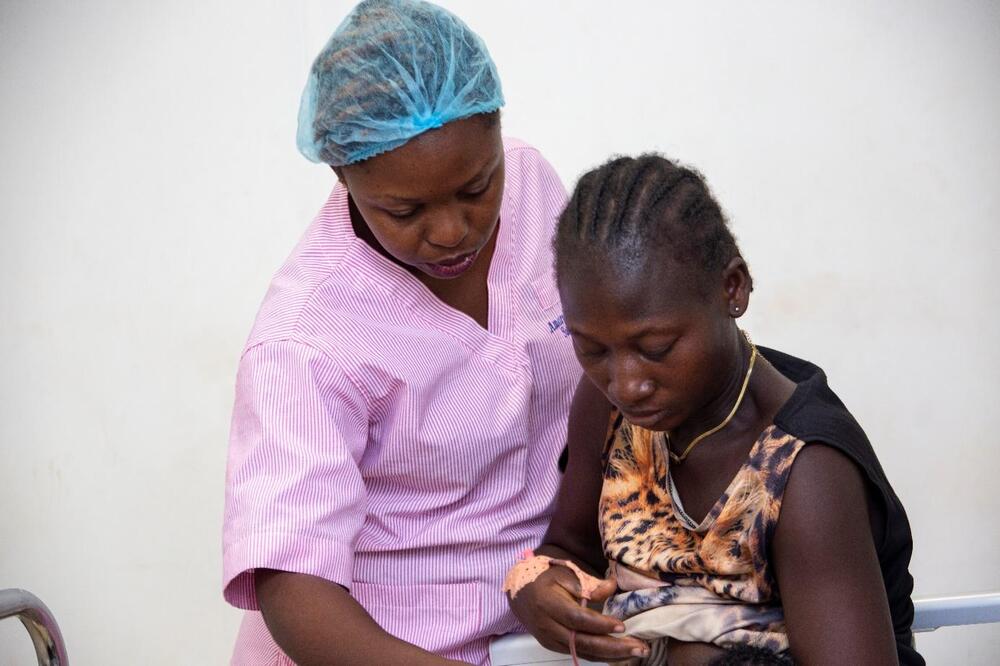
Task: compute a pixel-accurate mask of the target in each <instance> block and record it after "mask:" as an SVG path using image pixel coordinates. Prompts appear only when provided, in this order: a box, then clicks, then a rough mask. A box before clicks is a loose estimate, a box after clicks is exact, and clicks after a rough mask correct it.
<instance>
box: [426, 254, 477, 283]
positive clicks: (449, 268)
mask: <svg viewBox="0 0 1000 666" xmlns="http://www.w3.org/2000/svg"><path fill="white" fill-rule="evenodd" d="M478 256H479V252H478V251H477V252H469V253H468V254H463V255H459V256H457V257H454V258H452V259H446V260H445V261H442V262H440V263H436V264H424V268H425V269H426V271H427V272H428V273H430V274H431V275H434V276H436V277H442V278H452V277H457V276H459V275H461V274H462V273H464V272H465V271H467V270H469V268H471V267H472V264H473V263H475V261H476V257H478Z"/></svg>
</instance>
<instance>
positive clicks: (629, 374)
mask: <svg viewBox="0 0 1000 666" xmlns="http://www.w3.org/2000/svg"><path fill="white" fill-rule="evenodd" d="M639 370H640V368H639V366H638V364H637V363H636V362H634V361H631V360H628V359H625V360H623V361H621V362H616V363H614V364H613V365H612V369H611V377H610V381H609V383H608V397H609V398H611V401H612V402H613V403H615V404H616V405H618V406H619V407H622V408H629V407H637V406H639V405H640V404H641V403H642V402H643V401H644V400H645V399H646V398H648V397H649V396H651V395H653V392H654V390H655V386H654V385H653V380H651V379H650V378H649V377H646V376H645V373H642V372H640V371H639Z"/></svg>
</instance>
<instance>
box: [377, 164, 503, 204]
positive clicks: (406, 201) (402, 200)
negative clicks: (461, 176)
mask: <svg viewBox="0 0 1000 666" xmlns="http://www.w3.org/2000/svg"><path fill="white" fill-rule="evenodd" d="M492 166H493V164H487V165H486V166H484V167H483V168H482V169H481V170H480V171H479V173H477V174H476V175H475V176H473V177H472V178H470V179H469V180H467V181H465V182H464V183H462V184H461V185H459V188H458V189H459V190H464V189H465V188H467V187H469V186H471V185H472V184H473V183H476V182H477V181H480V180H482V179H483V177H484V176H486V175H487V172H488V171H489V169H490V167H492ZM378 198H379V199H383V200H388V199H392V202H393V203H401V204H418V203H423V199H412V198H410V197H397V196H396V195H394V194H380V195H378Z"/></svg>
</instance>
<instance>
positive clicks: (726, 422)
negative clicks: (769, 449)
mask: <svg viewBox="0 0 1000 666" xmlns="http://www.w3.org/2000/svg"><path fill="white" fill-rule="evenodd" d="M743 337H745V338H746V340H747V343H748V344H749V345H750V367H748V368H747V374H746V377H744V378H743V387H742V388H741V389H740V394H739V395H738V396H737V397H736V404H735V405H733V408H732V410H730V412H729V416H727V417H726V418H725V419H723V421H722V423H720V424H719V425H717V426H715V427H714V428H712V429H711V430H706V431H705V432H703V433H701V434H700V435H698V436H697V437H695V438H694V439H692V440H691V443H690V444H688V445H687V448H686V449H684V453H682V454H680V455H677V454H676V453H674V452H673V451H672V450H671V448H670V433H669V432H668V433H666V436H667V453H669V454H670V459H671V460H672V461H673V462H674V463H675V464H677V465H679V464H681V463H682V462H684V459H685V458H687V457H688V454H689V453H691V449H693V448H694V445H695V444H697V443H698V442H700V441H701V440H703V439H705V438H706V437H708V436H709V435H714V434H715V433H717V432H719V431H720V430H722V429H723V428H725V427H726V426H727V425H729V422H730V421H732V420H733V417H734V416H736V410H737V409H739V408H740V403H742V402H743V396H744V395H746V392H747V386H749V385H750V375H751V374H752V373H753V365H754V361H756V360H757V347H756V345H754V343H753V342H751V341H750V336H749V335H747V332H746V331H743Z"/></svg>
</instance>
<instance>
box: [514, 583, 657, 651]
mask: <svg viewBox="0 0 1000 666" xmlns="http://www.w3.org/2000/svg"><path fill="white" fill-rule="evenodd" d="M614 592H615V583H614V581H612V580H607V579H605V580H603V581H602V582H601V585H600V586H599V587H598V588H597V590H596V591H595V592H594V594H593V595H592V597H591V601H598V602H599V601H604V600H605V599H607V598H608V597H609V596H611V595H612V594H614ZM510 607H511V609H512V610H513V611H514V614H515V615H517V617H518V619H519V620H521V623H522V624H524V626H525V627H526V628H527V629H528V631H530V632H531V634H532V635H533V636H534V637H535V638H536V639H538V642H539V643H541V644H542V646H543V647H545V648H548V649H549V650H554V651H556V652H564V653H568V652H569V651H570V647H569V646H570V637H571V636H574V634H573V632H576V633H575V636H574V640H575V644H576V653H577V655H578V656H579V657H581V658H583V659H587V660H590V661H619V660H625V659H629V658H631V657H645V656H647V655H648V654H649V646H648V645H646V643H644V642H643V641H641V640H639V639H637V638H632V637H630V636H624V637H617V636H611V635H610V634H612V633H618V632H622V631H624V630H625V626H624V625H623V624H622V623H621V620H618V619H616V618H613V617H608V616H607V615H602V614H600V613H598V612H597V611H594V610H592V609H590V608H587V607H586V606H582V605H581V604H580V581H579V580H577V578H576V576H575V575H574V574H573V572H572V571H570V570H569V569H568V568H566V567H561V566H554V567H550V568H549V569H548V570H546V571H545V572H544V573H543V574H542V575H541V576H539V577H538V578H537V579H535V581H534V582H532V583H529V584H528V585H526V586H525V587H524V588H522V589H521V590H520V592H518V593H517V596H516V597H515V598H514V599H512V600H510Z"/></svg>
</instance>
